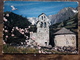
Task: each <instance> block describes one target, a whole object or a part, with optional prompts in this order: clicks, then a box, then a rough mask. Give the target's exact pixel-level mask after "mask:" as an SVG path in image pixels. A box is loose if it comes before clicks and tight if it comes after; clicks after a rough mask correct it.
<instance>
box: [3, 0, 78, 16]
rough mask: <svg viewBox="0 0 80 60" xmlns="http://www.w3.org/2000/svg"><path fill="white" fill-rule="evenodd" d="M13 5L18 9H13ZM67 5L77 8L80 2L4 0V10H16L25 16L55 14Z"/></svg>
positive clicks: (15, 11)
mask: <svg viewBox="0 0 80 60" xmlns="http://www.w3.org/2000/svg"><path fill="white" fill-rule="evenodd" d="M11 6H14V7H15V8H17V10H12V8H11ZM66 7H73V8H76V7H78V2H56V1H55V2H50V1H48V2H45V1H43V2H42V1H4V12H6V11H10V12H14V13H16V14H19V15H22V16H23V17H38V16H39V15H40V14H41V13H45V14H46V15H54V14H57V13H58V12H59V11H60V10H61V9H63V8H66Z"/></svg>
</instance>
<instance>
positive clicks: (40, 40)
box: [30, 13, 49, 46]
mask: <svg viewBox="0 0 80 60" xmlns="http://www.w3.org/2000/svg"><path fill="white" fill-rule="evenodd" d="M36 26H37V32H36V33H33V32H32V33H30V38H31V39H32V40H34V41H35V42H36V44H37V45H39V46H48V45H49V19H48V17H47V16H46V15H45V14H44V13H42V14H41V15H39V16H38V21H37V23H36Z"/></svg>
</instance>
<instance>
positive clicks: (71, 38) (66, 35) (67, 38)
mask: <svg viewBox="0 0 80 60" xmlns="http://www.w3.org/2000/svg"><path fill="white" fill-rule="evenodd" d="M54 34H55V38H54V43H55V46H60V47H63V46H71V47H76V34H75V33H74V32H71V31H70V30H68V29H66V28H62V29H61V30H59V31H57V32H56V33H54Z"/></svg>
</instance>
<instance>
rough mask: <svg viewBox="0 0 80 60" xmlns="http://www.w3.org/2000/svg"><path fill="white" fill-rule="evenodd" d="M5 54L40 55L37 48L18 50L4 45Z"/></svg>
mask: <svg viewBox="0 0 80 60" xmlns="http://www.w3.org/2000/svg"><path fill="white" fill-rule="evenodd" d="M3 52H4V53H38V49H35V48H30V47H29V48H17V47H14V46H10V45H3Z"/></svg>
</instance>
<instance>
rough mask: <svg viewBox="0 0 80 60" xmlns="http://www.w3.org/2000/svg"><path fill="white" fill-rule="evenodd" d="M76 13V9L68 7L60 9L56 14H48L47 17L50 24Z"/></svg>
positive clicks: (71, 16)
mask: <svg viewBox="0 0 80 60" xmlns="http://www.w3.org/2000/svg"><path fill="white" fill-rule="evenodd" d="M77 13H78V11H77V10H76V9H74V8H72V7H68V8H64V9H62V10H61V11H59V12H58V13H57V14H56V15H49V19H50V20H51V24H55V23H59V22H62V21H64V20H68V19H70V18H73V16H75V15H76V14H77Z"/></svg>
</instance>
